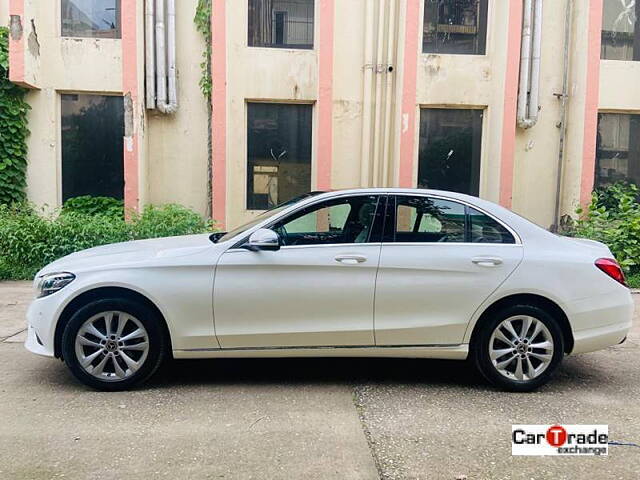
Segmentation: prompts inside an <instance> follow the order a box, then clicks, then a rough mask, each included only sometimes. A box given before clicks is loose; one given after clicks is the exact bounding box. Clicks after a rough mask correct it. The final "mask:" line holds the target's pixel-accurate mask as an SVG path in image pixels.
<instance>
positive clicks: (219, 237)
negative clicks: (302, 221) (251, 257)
mask: <svg viewBox="0 0 640 480" xmlns="http://www.w3.org/2000/svg"><path fill="white" fill-rule="evenodd" d="M321 193H324V192H309V193H305V194H303V195H298V196H297V197H294V198H292V199H291V200H287V201H286V202H283V203H281V204H280V205H278V206H276V207H274V208H272V209H270V210H267V211H266V212H263V213H261V214H260V215H258V216H257V217H256V218H254V219H253V220H251V221H250V222H247V223H245V224H244V225H240V226H239V227H237V228H234V229H233V230H231V231H229V232H218V233H214V234H212V235H211V236H210V237H209V238H210V239H211V241H212V242H213V243H219V242H226V241H227V240H230V239H232V238H233V237H235V236H237V235H241V234H242V232H245V231H247V230H249V229H250V228H253V227H255V226H256V225H257V224H259V223H261V222H264V221H265V220H267V219H269V218H271V217H273V216H274V215H277V214H278V213H280V212H282V211H283V210H285V209H286V208H289V207H290V206H291V205H293V204H294V203H298V202H299V201H301V200H304V199H305V198H309V197H314V196H316V195H319V194H321Z"/></svg>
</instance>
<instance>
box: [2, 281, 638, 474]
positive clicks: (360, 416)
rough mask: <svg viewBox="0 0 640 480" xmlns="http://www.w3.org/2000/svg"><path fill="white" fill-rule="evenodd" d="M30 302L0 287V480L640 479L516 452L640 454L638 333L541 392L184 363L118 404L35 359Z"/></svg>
mask: <svg viewBox="0 0 640 480" xmlns="http://www.w3.org/2000/svg"><path fill="white" fill-rule="evenodd" d="M30 295H31V291H30V286H29V285H28V284H27V283H1V284H0V478H1V479H4V478H7V479H49V478H71V479H74V480H75V479H98V478H99V479H110V478H113V479H120V478H157V477H159V478H164V477H166V478H176V479H189V478H233V479H235V478H240V479H245V478H247V479H248V478H255V479H278V478H282V479H297V478H303V479H305V480H306V479H313V478H318V479H342V478H362V479H371V478H403V479H404V478H429V479H452V480H453V479H456V478H465V476H466V478H468V479H469V480H471V479H502V478H504V479H527V480H528V479H534V478H535V479H564V478H566V479H575V478H587V477H589V478H593V479H598V480H600V479H609V478H611V479H635V478H640V448H636V447H611V449H610V455H609V456H608V457H602V458H583V457H572V458H567V457H564V458H558V457H512V456H511V450H510V434H511V424H512V423H534V424H535V423H543V424H544V423H553V422H561V423H569V424H571V423H606V424H609V432H610V436H611V438H612V440H617V441H627V442H635V443H640V421H639V418H640V401H639V398H640V326H639V323H638V322H636V325H635V326H634V330H633V332H632V335H631V336H630V338H629V340H628V341H627V343H625V344H624V345H621V346H618V347H615V348H611V349H609V350H607V351H603V352H598V353H593V354H587V355H582V356H578V357H573V358H568V359H566V361H565V363H564V365H563V367H562V369H561V370H560V372H559V374H558V375H557V376H556V378H555V379H554V381H552V383H551V384H550V385H548V386H546V387H545V388H543V389H541V390H540V391H538V392H536V393H533V394H507V393H503V392H499V391H496V390H494V389H492V388H491V387H489V386H487V385H486V384H485V383H484V382H483V381H481V380H480V379H479V378H477V377H476V375H475V374H473V373H471V372H470V371H469V370H468V368H467V367H466V365H465V364H464V363H460V362H445V361H427V360H397V359H373V360H372V359H288V360H279V359H270V360H216V361H180V362H173V363H171V364H170V365H169V366H168V367H167V368H166V369H164V370H163V371H162V372H161V374H160V375H159V376H158V377H157V378H155V379H154V380H153V382H152V383H151V384H150V385H148V386H147V387H146V388H144V389H141V390H138V391H134V392H124V393H114V394H106V393H98V392H93V391H90V390H88V389H86V388H84V387H83V386H81V385H79V384H77V383H76V382H75V381H74V380H73V379H72V378H71V377H70V375H69V374H68V373H67V371H66V369H65V368H64V366H63V365H62V364H61V363H60V362H58V361H54V360H49V359H45V358H39V357H36V356H33V355H31V354H29V353H27V352H26V351H25V350H24V348H23V346H22V344H21V343H20V342H21V341H22V339H23V333H19V332H20V330H21V329H22V328H23V322H24V320H23V318H24V310H25V308H26V303H27V302H28V301H29V297H30ZM638 300H640V295H638V296H636V302H637V303H638ZM16 334H17V335H16Z"/></svg>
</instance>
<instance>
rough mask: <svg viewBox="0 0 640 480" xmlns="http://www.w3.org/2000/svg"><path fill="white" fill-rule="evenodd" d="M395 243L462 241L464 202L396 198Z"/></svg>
mask: <svg viewBox="0 0 640 480" xmlns="http://www.w3.org/2000/svg"><path fill="white" fill-rule="evenodd" d="M395 241H396V242H464V241H465V211H464V205H462V204H460V203H457V202H451V201H449V200H440V199H437V198H429V197H398V198H397V202H396V233H395Z"/></svg>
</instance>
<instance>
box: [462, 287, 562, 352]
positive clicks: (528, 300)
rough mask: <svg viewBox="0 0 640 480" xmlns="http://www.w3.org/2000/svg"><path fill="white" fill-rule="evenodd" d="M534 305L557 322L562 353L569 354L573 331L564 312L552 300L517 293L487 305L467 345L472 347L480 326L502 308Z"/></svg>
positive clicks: (531, 294)
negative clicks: (560, 335) (560, 336)
mask: <svg viewBox="0 0 640 480" xmlns="http://www.w3.org/2000/svg"><path fill="white" fill-rule="evenodd" d="M523 304H524V305H534V306H537V307H539V308H542V309H543V310H545V311H546V312H547V313H549V314H550V315H551V316H552V317H553V318H554V319H556V321H557V322H558V326H559V327H560V330H561V331H562V337H563V339H564V351H565V353H567V354H569V353H571V351H572V350H573V345H574V338H573V330H571V324H570V323H569V318H568V317H567V314H566V313H565V311H564V310H563V309H562V307H560V305H558V304H557V303H556V302H554V301H553V300H551V299H549V298H547V297H545V296H542V295H537V294H533V293H518V294H513V295H509V296H506V297H503V298H500V299H498V300H496V301H495V302H493V303H492V304H491V305H489V306H488V307H487V308H486V309H485V310H484V311H483V312H482V314H481V315H480V316H479V317H478V320H477V321H476V323H475V325H474V327H473V331H472V333H471V338H470V340H469V344H470V345H473V344H474V342H475V339H476V337H477V334H478V332H479V331H480V328H481V327H482V325H483V324H484V323H485V322H486V321H487V320H488V319H489V318H491V316H492V315H493V314H494V313H496V312H498V311H500V310H502V309H503V308H506V307H509V306H512V305H523Z"/></svg>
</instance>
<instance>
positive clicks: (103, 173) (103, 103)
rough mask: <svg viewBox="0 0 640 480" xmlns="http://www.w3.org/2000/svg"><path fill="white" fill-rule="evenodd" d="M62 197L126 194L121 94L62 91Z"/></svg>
mask: <svg viewBox="0 0 640 480" xmlns="http://www.w3.org/2000/svg"><path fill="white" fill-rule="evenodd" d="M61 104H62V199H63V202H64V201H66V200H68V199H69V198H73V197H78V196H81V195H93V196H105V197H114V198H117V199H122V198H123V197H124V162H123V137H124V104H123V99H122V97H115V96H101V95H62V96H61Z"/></svg>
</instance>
